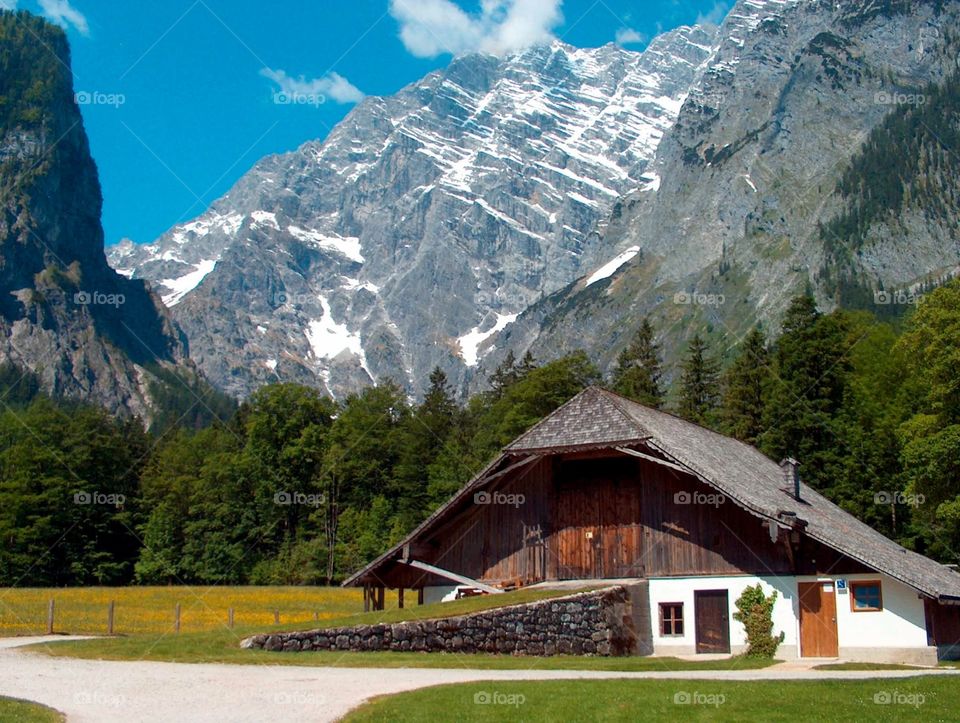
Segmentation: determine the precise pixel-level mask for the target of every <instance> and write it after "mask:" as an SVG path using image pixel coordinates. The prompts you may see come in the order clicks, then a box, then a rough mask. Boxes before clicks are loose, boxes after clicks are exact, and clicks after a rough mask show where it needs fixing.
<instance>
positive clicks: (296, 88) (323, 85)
mask: <svg viewBox="0 0 960 723" xmlns="http://www.w3.org/2000/svg"><path fill="white" fill-rule="evenodd" d="M260 75H262V76H263V77H265V78H269V79H270V80H272V81H273V82H274V83H276V84H277V86H278V87H279V88H280V91H279V92H280V93H281V94H283V95H284V96H286V97H287V98H289V99H293V102H305V101H298V100H297V99H301V98H302V99H315V100H316V101H318V102H319V103H323V102H325V101H326V100H327V99H329V100H332V101H334V102H336V103H359V102H360V101H361V100H363V97H364V96H363V93H362V92H361V91H360V89H359V88H357V87H356V86H355V85H354V84H353V83H351V82H350V81H349V80H347V79H346V78H344V77H343V76H342V75H340V74H339V73H327V74H326V75H325V76H323V77H322V78H314V79H312V80H307V79H306V78H304V77H303V76H302V75H301V76H300V77H298V78H292V77H291V76H289V75H287V74H286V73H285V72H284V71H282V70H273V69H272V68H264V69H263V70H261V71H260Z"/></svg>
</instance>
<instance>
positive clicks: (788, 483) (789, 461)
mask: <svg viewBox="0 0 960 723" xmlns="http://www.w3.org/2000/svg"><path fill="white" fill-rule="evenodd" d="M780 469H781V470H782V471H783V486H782V487H781V488H780V489H782V490H783V491H784V492H786V493H787V494H788V495H790V496H791V497H793V499H795V500H799V499H800V463H799V462H798V461H797V460H795V459H794V458H793V457H787V458H786V459H785V460H783V461H782V462H781V463H780Z"/></svg>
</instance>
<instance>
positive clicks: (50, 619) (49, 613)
mask: <svg viewBox="0 0 960 723" xmlns="http://www.w3.org/2000/svg"><path fill="white" fill-rule="evenodd" d="M54 609H55V603H54V601H53V600H52V599H51V600H50V602H49V603H47V635H53V613H54Z"/></svg>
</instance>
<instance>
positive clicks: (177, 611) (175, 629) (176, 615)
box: [173, 603, 180, 633]
mask: <svg viewBox="0 0 960 723" xmlns="http://www.w3.org/2000/svg"><path fill="white" fill-rule="evenodd" d="M173 615H174V617H173V632H175V633H179V632H180V603H177V607H176V608H175V609H174V612H173Z"/></svg>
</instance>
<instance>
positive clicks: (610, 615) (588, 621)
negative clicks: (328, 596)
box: [241, 586, 637, 656]
mask: <svg viewBox="0 0 960 723" xmlns="http://www.w3.org/2000/svg"><path fill="white" fill-rule="evenodd" d="M630 608H631V605H630V595H629V592H628V591H627V589H626V588H625V587H622V586H617V587H611V588H606V589H604V590H596V591H592V592H586V593H578V594H575V595H568V596H566V597H559V598H552V599H550V600H541V601H538V602H533V603H526V604H523V605H513V606H510V607H504V608H496V609H493V610H484V611H481V612H476V613H470V614H468V615H461V616H459V617H452V618H441V619H436V620H412V621H409V622H403V623H384V624H378V625H357V626H355V627H348V628H325V629H320V630H310V631H306V632H299V633H273V634H264V635H254V636H253V637H250V638H247V639H246V640H244V641H243V642H242V643H241V647H243V648H257V649H261V650H273V651H284V652H299V651H310V650H347V651H364V650H392V651H422V652H449V653H509V654H511V655H538V656H546V655H561V654H567V655H630V654H631V653H632V652H633V651H634V649H635V647H636V642H637V641H636V633H635V631H634V630H633V623H632V619H631V609H630Z"/></svg>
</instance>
